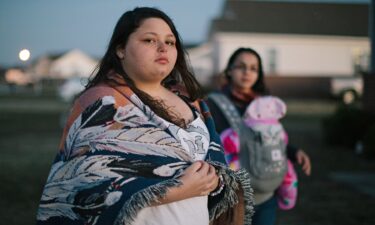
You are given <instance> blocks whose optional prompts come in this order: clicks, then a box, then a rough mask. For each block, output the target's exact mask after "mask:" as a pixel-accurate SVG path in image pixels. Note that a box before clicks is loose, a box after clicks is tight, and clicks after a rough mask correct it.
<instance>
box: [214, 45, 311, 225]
mask: <svg viewBox="0 0 375 225" xmlns="http://www.w3.org/2000/svg"><path fill="white" fill-rule="evenodd" d="M224 74H225V78H226V80H227V82H228V83H227V85H225V86H224V87H223V89H222V91H221V92H219V93H214V94H215V95H216V96H217V95H221V96H225V97H226V98H225V99H228V103H230V104H231V105H232V106H231V107H226V108H229V109H230V108H233V109H234V110H235V111H236V112H235V114H236V115H239V117H241V116H243V115H244V113H245V111H246V108H247V107H248V106H249V104H250V103H251V102H252V101H253V100H254V99H255V98H256V97H258V96H262V95H266V94H267V92H268V91H267V89H266V86H265V83H264V79H263V78H264V74H263V68H262V60H261V58H260V56H259V54H258V53H257V52H256V51H255V50H253V49H251V48H239V49H237V50H236V51H234V52H233V54H232V55H231V56H230V58H229V60H228V63H227V66H226V68H225V70H224ZM207 104H208V106H209V108H210V111H211V114H212V116H213V118H214V121H215V125H216V129H217V131H218V132H219V133H220V134H221V135H222V137H224V136H225V135H226V131H228V130H229V129H228V128H230V124H231V123H230V121H228V120H227V119H226V116H225V114H224V113H223V112H222V109H221V108H220V107H219V105H218V104H220V103H218V102H217V100H216V101H215V100H214V99H213V98H211V97H210V98H208V102H207ZM233 118H234V117H233ZM233 118H231V119H233ZM241 121H242V120H241ZM242 133H244V132H242ZM238 144H239V143H238ZM243 146H244V145H241V147H240V148H242V147H243ZM224 147H226V146H225V143H224ZM231 147H233V146H229V147H228V148H231ZM241 151H245V150H241ZM287 156H288V158H289V159H291V160H292V161H294V162H297V163H298V164H301V165H302V170H303V171H304V173H305V174H307V175H310V172H311V164H310V159H309V157H308V155H307V154H306V153H305V152H304V151H303V150H301V149H298V148H296V147H294V146H292V145H290V144H288V145H287ZM237 160H238V159H237ZM235 161H236V159H235V160H234V162H233V163H236V162H235ZM229 163H230V162H229ZM254 201H255V212H254V216H253V224H254V225H273V224H275V217H276V209H277V201H276V198H275V196H274V194H273V193H267V194H263V193H259V192H257V190H255V189H254Z"/></svg>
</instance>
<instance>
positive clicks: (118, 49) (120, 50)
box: [116, 46, 125, 59]
mask: <svg viewBox="0 0 375 225" xmlns="http://www.w3.org/2000/svg"><path fill="white" fill-rule="evenodd" d="M116 55H117V57H119V59H124V57H125V48H124V47H122V46H117V47H116Z"/></svg>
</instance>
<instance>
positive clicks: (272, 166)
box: [208, 93, 287, 193]
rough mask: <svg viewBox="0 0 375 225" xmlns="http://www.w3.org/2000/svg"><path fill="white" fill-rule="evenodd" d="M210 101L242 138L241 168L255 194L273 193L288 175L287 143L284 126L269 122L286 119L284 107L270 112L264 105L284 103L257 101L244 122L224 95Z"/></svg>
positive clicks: (269, 99) (247, 113)
mask: <svg viewBox="0 0 375 225" xmlns="http://www.w3.org/2000/svg"><path fill="white" fill-rule="evenodd" d="M208 98H209V99H211V100H212V101H213V102H214V103H215V105H217V106H218V107H219V108H220V109H221V111H222V112H223V114H224V116H225V118H226V119H227V121H228V123H229V125H230V127H231V128H232V129H233V130H234V131H235V132H236V133H237V134H238V136H239V137H240V138H239V139H240V149H241V150H240V152H239V161H240V166H241V168H245V169H246V170H247V171H248V172H249V174H250V178H251V185H252V188H253V189H254V191H255V192H258V193H270V192H274V191H275V190H276V189H277V188H278V187H279V186H280V184H281V182H282V181H283V178H284V176H285V174H286V171H287V157H286V141H285V136H284V135H285V131H284V128H283V126H282V125H281V124H280V123H278V122H277V123H274V122H272V121H270V120H269V119H270V118H269V117H270V116H275V115H276V114H278V116H280V115H281V116H283V115H284V113H285V110H286V107H285V104H284V109H283V110H281V111H280V110H279V111H277V110H276V109H274V108H272V107H271V109H270V110H269V108H267V107H264V103H265V102H266V103H267V102H272V101H273V100H272V99H277V100H276V102H277V103H280V102H281V103H282V104H283V102H282V101H281V100H280V99H278V98H276V97H273V96H266V97H258V98H256V99H255V100H253V102H252V103H251V104H250V105H249V106H248V108H247V110H246V112H245V115H244V118H242V117H241V116H240V115H239V113H238V111H237V109H236V108H235V106H234V105H233V103H232V102H231V101H230V100H229V99H228V98H227V97H226V96H225V95H223V94H220V93H213V94H210V95H209V96H208ZM264 111H265V112H264ZM279 118H280V117H279ZM279 118H277V119H279ZM244 120H245V123H246V125H245V123H244ZM276 121H277V120H276Z"/></svg>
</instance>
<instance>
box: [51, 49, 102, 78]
mask: <svg viewBox="0 0 375 225" xmlns="http://www.w3.org/2000/svg"><path fill="white" fill-rule="evenodd" d="M97 63H98V62H97V61H96V60H94V59H93V58H91V57H90V56H88V55H86V54H85V53H83V52H82V51H81V50H79V49H73V50H71V51H69V52H67V53H65V54H64V55H62V56H61V57H59V58H58V59H56V60H54V61H53V62H52V63H51V66H50V70H49V76H50V78H52V79H66V78H70V77H89V76H90V75H91V74H92V73H93V71H94V70H95V67H96V65H97Z"/></svg>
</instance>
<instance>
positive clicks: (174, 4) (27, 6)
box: [0, 0, 369, 67]
mask: <svg viewBox="0 0 375 225" xmlns="http://www.w3.org/2000/svg"><path fill="white" fill-rule="evenodd" d="M295 1H301V0H295ZM303 1H309V2H311V1H315V2H322V1H324V2H359V3H367V2H369V0H303ZM223 5H224V0H63V1H62V0H0V34H1V36H0V67H4V66H5V67H9V66H13V65H20V64H21V61H20V60H19V59H18V53H19V51H20V50H21V49H23V48H27V49H30V51H31V58H30V60H29V61H28V62H27V63H30V62H31V61H33V60H35V59H36V58H37V57H39V56H41V55H45V54H57V53H63V52H66V51H68V50H71V49H74V48H79V49H81V50H83V51H84V52H86V53H88V54H89V55H91V56H93V57H97V58H100V57H101V56H102V55H103V54H104V51H105V49H106V46H107V44H108V41H109V38H110V36H111V34H112V31H113V28H114V26H115V24H116V22H117V20H118V19H119V17H120V16H121V15H122V14H123V13H124V12H125V11H127V10H130V9H133V8H134V7H136V6H152V7H157V8H159V9H161V10H163V11H164V12H166V13H167V14H168V15H169V16H170V17H171V18H172V19H173V21H174V22H175V24H176V26H177V29H178V31H179V33H180V35H181V37H182V39H183V41H184V43H185V44H189V43H200V42H204V41H205V40H206V38H207V32H208V28H209V26H210V21H211V20H212V19H213V18H215V17H218V16H219V15H220V13H221V10H222V8H223ZM260 19H265V18H260Z"/></svg>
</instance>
